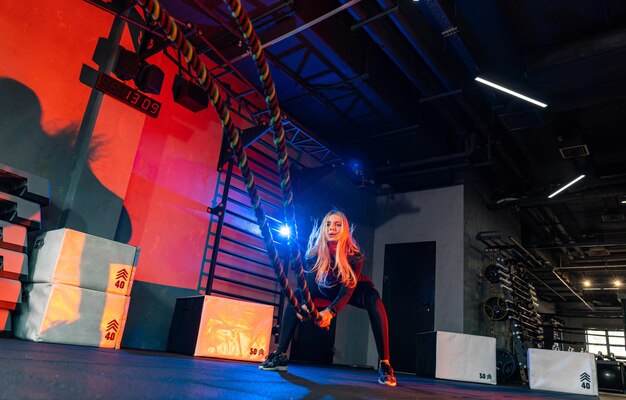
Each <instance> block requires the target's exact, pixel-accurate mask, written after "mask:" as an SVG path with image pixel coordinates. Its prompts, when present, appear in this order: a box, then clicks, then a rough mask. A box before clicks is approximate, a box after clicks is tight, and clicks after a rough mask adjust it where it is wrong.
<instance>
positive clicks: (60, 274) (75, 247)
mask: <svg viewBox="0 0 626 400" xmlns="http://www.w3.org/2000/svg"><path fill="white" fill-rule="evenodd" d="M33 247H34V248H33V251H32V254H31V257H30V266H29V269H30V281H31V282H35V283H59V284H64V285H71V286H77V287H81V288H85V289H92V290H99V291H102V292H108V293H114V294H120V295H124V296H126V295H129V294H130V291H131V286H132V282H133V278H134V274H135V267H136V265H137V257H138V256H139V249H138V248H137V247H134V246H129V245H127V244H124V243H119V242H115V241H113V240H109V239H104V238H101V237H98V236H94V235H89V234H86V233H83V232H78V231H75V230H72V229H68V228H63V229H57V230H53V231H48V232H45V233H43V234H42V235H41V236H39V237H38V238H37V240H36V241H35V245H34V246H33Z"/></svg>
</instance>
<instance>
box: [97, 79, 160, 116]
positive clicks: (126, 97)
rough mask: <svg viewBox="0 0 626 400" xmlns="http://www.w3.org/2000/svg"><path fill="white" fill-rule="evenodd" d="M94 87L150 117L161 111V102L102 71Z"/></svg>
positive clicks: (157, 114)
mask: <svg viewBox="0 0 626 400" xmlns="http://www.w3.org/2000/svg"><path fill="white" fill-rule="evenodd" d="M96 89H98V90H100V91H101V92H103V93H106V94H108V95H109V96H111V97H113V98H114V99H117V100H119V101H121V102H122V103H124V104H127V105H129V106H131V107H133V108H134V109H136V110H138V111H141V112H142V113H144V114H146V115H148V116H150V117H152V118H156V117H158V116H159V111H161V103H159V102H158V101H156V100H153V99H151V98H150V97H148V96H146V95H145V94H143V93H141V92H140V91H139V90H137V89H133V88H131V87H130V86H128V85H126V84H125V83H123V82H120V81H118V80H117V79H115V78H113V77H110V76H109V75H106V74H103V73H102V72H100V74H99V75H98V80H97V81H96Z"/></svg>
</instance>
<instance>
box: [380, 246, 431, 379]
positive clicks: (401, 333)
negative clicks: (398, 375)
mask: <svg viewBox="0 0 626 400" xmlns="http://www.w3.org/2000/svg"><path fill="white" fill-rule="evenodd" d="M435 257H436V253H435V242H415V243H397V244H388V245H385V266H384V268H385V270H384V275H383V303H384V304H385V308H386V309H387V315H388V317H389V350H390V353H391V362H392V365H393V367H394V369H396V370H397V371H402V372H410V373H414V372H415V367H416V346H417V344H416V339H415V334H417V333H420V332H430V331H432V330H434V326H435V317H434V316H435Z"/></svg>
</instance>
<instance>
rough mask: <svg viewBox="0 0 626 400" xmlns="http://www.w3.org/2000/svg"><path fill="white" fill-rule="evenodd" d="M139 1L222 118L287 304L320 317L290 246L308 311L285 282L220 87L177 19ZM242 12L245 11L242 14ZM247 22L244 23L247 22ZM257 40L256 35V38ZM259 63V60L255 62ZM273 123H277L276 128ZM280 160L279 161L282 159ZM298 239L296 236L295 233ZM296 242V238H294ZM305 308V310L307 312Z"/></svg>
mask: <svg viewBox="0 0 626 400" xmlns="http://www.w3.org/2000/svg"><path fill="white" fill-rule="evenodd" d="M137 2H138V4H139V5H140V6H141V7H142V8H143V9H144V10H145V11H146V13H147V14H148V15H149V16H150V18H152V19H153V20H154V21H155V23H156V24H157V26H158V27H159V28H160V29H161V30H162V31H163V32H164V34H165V36H166V37H167V39H168V40H169V41H170V42H172V44H173V46H175V47H176V48H177V49H179V50H180V51H181V52H182V54H183V56H184V57H185V60H186V62H187V65H189V66H190V69H193V71H194V72H195V73H196V76H197V80H198V83H199V84H200V85H201V86H202V87H203V88H204V90H205V91H206V92H207V94H208V96H209V99H210V100H211V104H213V106H214V107H215V109H216V111H217V113H218V114H219V116H220V120H221V121H222V126H223V127H224V128H225V131H226V135H227V137H228V141H229V144H230V147H231V149H232V150H233V152H234V153H235V156H236V157H237V162H238V165H239V169H240V170H241V173H242V176H243V178H244V182H245V185H246V189H247V191H248V195H249V196H250V200H251V203H252V207H253V209H254V214H255V216H256V218H257V222H258V224H259V227H260V230H261V234H262V236H263V241H264V242H265V247H266V249H267V252H268V256H269V258H270V261H271V263H272V267H273V268H274V272H275V273H276V275H277V276H278V279H279V282H280V284H281V286H282V287H283V291H284V292H285V296H286V297H287V300H288V301H289V304H290V305H291V306H292V307H293V308H294V309H295V310H296V312H298V313H299V314H300V315H302V316H303V317H308V316H309V315H308V314H309V313H310V314H311V316H312V317H313V318H314V319H315V320H319V319H320V315H319V313H318V311H317V309H316V308H315V306H314V305H313V302H312V300H311V296H310V293H309V291H308V288H307V286H306V280H305V279H304V272H303V271H302V261H301V258H300V252H299V250H297V252H294V250H293V248H294V247H293V246H292V252H291V253H292V254H295V255H293V256H292V260H294V261H295V262H296V264H294V265H295V267H296V268H297V269H298V270H299V271H297V272H298V283H299V284H300V286H301V287H302V291H303V294H304V297H305V299H304V300H305V304H306V306H307V309H308V310H303V309H302V308H301V307H300V305H299V304H298V300H297V299H296V297H295V295H294V293H293V291H292V290H291V288H290V286H289V282H288V281H287V277H286V275H285V272H284V269H283V266H282V263H281V262H280V259H279V257H278V252H277V251H276V247H275V246H274V239H273V237H272V232H271V230H270V226H269V222H268V220H267V218H266V216H265V212H264V210H263V208H262V207H261V198H260V196H259V193H258V190H257V187H256V184H255V182H254V176H253V174H252V171H251V170H250V167H249V165H248V157H247V155H246V153H245V150H244V149H243V146H242V144H241V140H240V137H239V131H238V130H237V128H236V127H235V125H234V123H233V121H232V119H231V117H230V113H229V111H228V107H227V106H226V103H225V102H224V100H223V99H222V97H221V95H220V92H219V89H218V87H217V85H216V84H215V82H214V81H213V79H212V78H211V76H210V74H209V73H208V72H207V68H206V65H205V64H204V63H203V62H202V61H201V60H200V59H199V57H198V55H197V53H196V50H195V48H194V47H193V45H192V44H191V43H190V42H189V41H188V40H187V38H185V36H184V35H183V33H182V32H181V31H180V30H179V29H178V26H177V25H176V22H175V21H174V19H173V18H172V17H171V16H170V15H169V13H168V12H167V11H166V10H165V9H163V8H162V7H161V5H160V4H159V2H158V0H137ZM238 9H239V10H240V12H239V13H238V14H237V15H239V16H241V10H242V9H241V4H239V7H238ZM244 14H245V13H244ZM242 18H243V20H244V21H243V22H244V24H243V25H242V26H246V27H248V26H249V28H248V29H249V31H250V32H252V34H253V35H254V36H255V37H256V33H255V32H254V30H253V29H252V24H251V23H250V20H249V18H248V17H247V15H245V17H242ZM246 21H247V24H246ZM257 42H258V38H257ZM258 48H259V52H258V53H257V52H255V53H256V54H259V53H260V56H255V61H257V60H258V59H259V58H261V59H262V60H263V61H264V67H262V68H260V69H259V70H260V71H261V81H262V83H263V84H264V90H265V92H266V101H267V102H268V105H270V107H271V112H272V120H271V122H272V124H273V126H274V132H275V139H274V142H275V143H277V152H278V153H279V156H278V158H279V170H280V172H281V187H282V188H283V202H285V203H286V204H288V205H289V207H290V209H289V210H287V209H286V211H285V213H287V212H288V211H289V212H290V214H291V215H290V218H289V221H290V222H291V225H292V226H293V229H294V232H295V233H296V235H297V231H296V230H295V229H296V228H295V227H296V225H295V212H294V211H293V203H292V198H293V196H292V194H291V182H290V177H289V170H288V160H287V152H286V145H285V141H284V131H283V128H282V121H281V118H280V109H278V101H277V99H276V93H275V89H274V84H273V81H272V79H271V76H270V74H269V68H268V66H267V62H266V61H265V57H264V55H263V53H262V51H261V50H260V44H259V45H258ZM257 64H258V61H257ZM268 78H269V85H268V89H266V83H267V82H268ZM270 95H271V96H270ZM270 100H271V101H270ZM276 125H279V126H278V127H277V126H276ZM281 160H282V161H281ZM285 170H286V171H287V174H286V175H283V171H285ZM285 190H287V195H285ZM295 237H296V238H297V236H295ZM296 242H297V241H296ZM295 247H296V248H297V243H295ZM307 311H308V312H307Z"/></svg>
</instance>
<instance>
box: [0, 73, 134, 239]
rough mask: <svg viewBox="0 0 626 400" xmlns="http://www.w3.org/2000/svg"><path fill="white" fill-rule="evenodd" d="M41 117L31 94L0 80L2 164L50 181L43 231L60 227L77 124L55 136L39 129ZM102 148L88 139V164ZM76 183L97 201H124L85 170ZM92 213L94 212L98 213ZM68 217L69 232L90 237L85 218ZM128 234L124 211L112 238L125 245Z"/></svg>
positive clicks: (12, 81)
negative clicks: (75, 231) (89, 142)
mask: <svg viewBox="0 0 626 400" xmlns="http://www.w3.org/2000/svg"><path fill="white" fill-rule="evenodd" d="M68 95H71V94H68ZM41 118H42V109H41V103H40V101H39V98H38V97H37V94H36V93H35V92H33V90H31V89H30V88H29V87H27V86H25V85H24V84H22V83H20V82H18V81H16V80H14V79H11V78H6V77H2V78H0V141H1V142H2V147H0V163H3V164H6V165H9V166H12V167H15V168H18V169H21V170H24V171H27V172H30V173H33V174H35V175H39V176H41V177H43V178H46V179H48V180H49V181H50V205H48V206H47V207H44V208H42V229H43V230H44V231H47V230H52V229H56V228H59V227H61V224H62V214H63V202H64V200H65V197H66V195H67V193H68V189H69V185H70V182H71V178H72V172H73V168H74V165H75V163H76V157H77V154H76V152H75V149H74V147H75V142H76V138H77V136H78V130H79V126H78V123H73V124H71V125H68V126H67V127H65V128H64V129H61V130H59V131H57V132H46V131H44V130H43V128H42V126H41ZM105 145H106V143H102V142H100V143H99V142H98V141H97V140H92V143H91V144H90V154H89V158H90V160H95V159H96V157H97V156H98V153H99V152H100V151H101V150H102V148H103V147H104V146H105ZM80 182H81V183H80V185H81V186H80V188H79V190H85V188H86V189H87V190H89V194H90V196H93V198H96V199H98V203H101V204H106V203H108V202H116V201H117V202H120V203H121V201H122V199H120V198H119V196H117V195H115V194H114V193H113V192H111V191H110V190H109V189H107V188H106V187H105V186H104V185H102V184H101V183H100V181H99V180H98V178H97V177H96V176H95V175H94V173H93V171H91V169H90V168H89V166H87V167H86V168H85V170H84V171H83V172H82V176H81V181H80ZM93 212H94V213H97V209H95V210H93ZM72 217H73V218H72V221H73V222H72V226H71V228H72V229H75V230H78V231H81V232H87V233H89V227H90V223H89V220H88V219H87V218H86V217H89V216H88V215H87V216H85V215H82V216H76V215H73V216H72ZM116 217H117V216H116ZM98 218H102V216H98ZM131 233H132V229H131V224H130V218H129V216H128V212H127V211H126V210H125V209H124V208H122V212H121V213H120V216H119V221H118V229H117V232H116V234H115V240H116V241H119V242H123V243H128V241H129V240H130V237H131Z"/></svg>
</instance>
